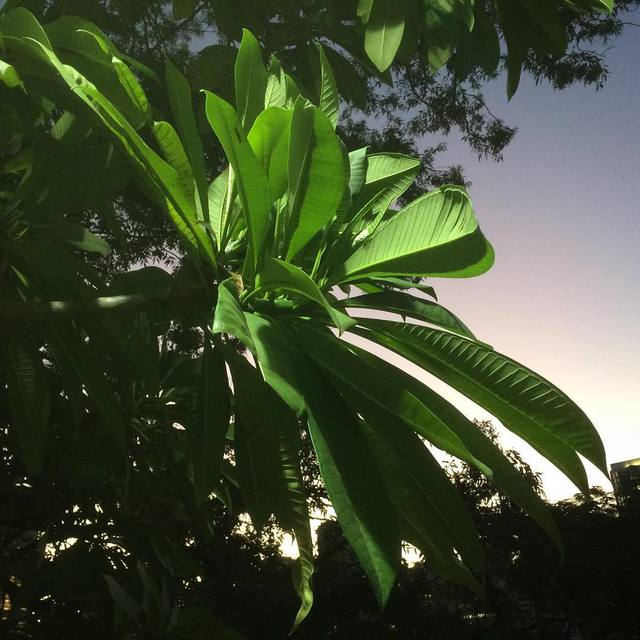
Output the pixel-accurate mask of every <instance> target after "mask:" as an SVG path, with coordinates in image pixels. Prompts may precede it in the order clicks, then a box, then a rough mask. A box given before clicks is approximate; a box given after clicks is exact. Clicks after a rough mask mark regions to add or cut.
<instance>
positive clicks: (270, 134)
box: [247, 107, 291, 200]
mask: <svg viewBox="0 0 640 640" xmlns="http://www.w3.org/2000/svg"><path fill="white" fill-rule="evenodd" d="M290 127H291V111H290V110H287V109H282V108H279V107H269V108H268V109H265V110H264V111H263V112H262V113H261V114H260V115H259V116H258V117H257V118H256V120H255V122H254V123H253V126H252V127H251V131H249V135H248V136H247V139H248V140H249V144H250V145H251V148H252V149H253V152H254V153H255V154H256V157H257V158H258V160H260V162H262V166H263V167H264V170H265V171H266V172H267V175H268V176H269V184H270V185H271V195H272V197H273V199H274V200H277V199H278V198H281V197H282V196H283V195H284V193H285V191H286V190H287V183H288V173H287V171H288V169H287V156H288V152H289V130H290Z"/></svg>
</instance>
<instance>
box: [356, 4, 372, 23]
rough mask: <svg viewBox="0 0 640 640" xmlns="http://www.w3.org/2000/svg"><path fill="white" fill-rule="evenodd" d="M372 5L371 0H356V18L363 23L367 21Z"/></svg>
mask: <svg viewBox="0 0 640 640" xmlns="http://www.w3.org/2000/svg"><path fill="white" fill-rule="evenodd" d="M372 6H373V0H358V9H357V14H358V18H360V20H362V22H364V23H365V24H367V22H369V16H370V15H371V7H372Z"/></svg>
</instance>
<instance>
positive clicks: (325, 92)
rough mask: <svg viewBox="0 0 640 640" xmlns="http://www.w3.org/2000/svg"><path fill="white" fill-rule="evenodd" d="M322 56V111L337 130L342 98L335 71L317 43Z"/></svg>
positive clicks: (320, 105)
mask: <svg viewBox="0 0 640 640" xmlns="http://www.w3.org/2000/svg"><path fill="white" fill-rule="evenodd" d="M316 46H317V47H318V54H319V56H320V103H319V105H318V106H319V107H320V111H322V113H324V114H325V115H326V116H327V118H328V119H329V122H331V124H332V125H333V128H334V129H335V128H336V126H337V124H338V117H339V114H340V96H339V94H338V86H337V85H336V79H335V77H334V75H333V70H332V69H331V65H330V64H329V60H327V56H326V54H325V52H324V49H323V47H322V45H321V44H320V43H316Z"/></svg>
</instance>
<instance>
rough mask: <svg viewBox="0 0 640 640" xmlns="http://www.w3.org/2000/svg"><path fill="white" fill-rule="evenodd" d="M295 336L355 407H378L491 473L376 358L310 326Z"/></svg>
mask: <svg viewBox="0 0 640 640" xmlns="http://www.w3.org/2000/svg"><path fill="white" fill-rule="evenodd" d="M304 336H306V337H304ZM296 337H297V339H298V342H299V346H300V348H301V349H302V350H303V351H305V353H307V354H308V355H309V357H310V358H312V359H313V360H314V361H315V362H316V363H317V365H318V366H319V367H320V368H321V369H322V370H323V371H324V372H326V374H327V375H328V376H330V379H331V381H332V384H336V385H337V384H339V385H340V387H341V388H342V387H349V388H350V402H352V403H353V404H354V405H355V404H356V403H357V409H358V411H364V410H365V409H368V408H369V407H379V408H380V409H381V410H382V411H384V412H387V413H389V414H391V415H392V416H394V418H395V419H396V420H397V421H398V424H399V425H401V426H402V427H403V428H405V429H406V428H408V429H410V430H412V431H415V432H416V433H418V434H419V435H421V436H422V437H423V438H426V439H427V440H428V441H429V442H431V443H432V444H434V445H436V446H437V447H438V448H440V449H443V450H444V451H446V452H447V453H450V454H451V455H454V456H456V457H458V458H460V459H461V460H465V461H467V462H469V463H471V464H473V465H475V466H477V467H478V468H480V469H482V470H483V471H485V472H486V473H488V474H490V473H491V471H490V470H489V469H487V467H486V466H485V465H484V464H483V463H482V462H481V461H480V460H477V459H476V458H475V457H474V456H473V455H472V454H471V453H470V452H469V450H468V449H467V448H466V447H465V445H464V443H463V442H462V440H461V439H460V438H459V437H458V436H457V435H456V434H455V433H454V432H453V431H452V430H451V429H450V428H449V427H448V425H447V424H445V423H444V422H442V421H441V420H439V419H438V417H437V416H435V415H433V413H432V412H431V411H430V410H429V408H428V407H426V406H425V405H424V404H423V403H422V402H421V401H420V399H418V398H416V396H415V395H414V394H413V393H411V390H410V389H408V388H407V386H406V385H403V384H402V381H399V380H395V379H394V378H393V377H390V376H388V375H385V374H384V373H383V372H382V371H381V366H382V364H383V361H381V360H380V359H379V358H377V357H376V356H373V355H371V354H368V353H367V352H366V351H364V350H362V349H359V348H358V347H355V346H353V345H349V344H347V343H346V342H343V341H341V340H338V339H336V337H335V336H334V335H333V334H331V333H330V332H327V331H320V330H317V329H313V328H312V327H310V326H309V327H305V330H304V331H302V329H301V328H300V327H298V329H297V332H296ZM379 363H380V364H379Z"/></svg>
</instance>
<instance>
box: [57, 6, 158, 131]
mask: <svg viewBox="0 0 640 640" xmlns="http://www.w3.org/2000/svg"><path fill="white" fill-rule="evenodd" d="M47 35H48V36H49V38H50V40H51V42H52V44H53V45H54V47H55V51H56V53H57V54H58V55H59V56H60V58H61V60H62V61H63V62H64V63H65V64H68V65H71V66H73V67H74V68H75V69H77V70H78V71H79V72H80V73H82V74H83V75H84V76H86V77H88V78H91V81H92V83H93V84H94V85H95V86H96V87H97V88H98V89H99V90H100V91H101V92H102V93H103V94H104V95H105V97H106V98H107V99H108V100H110V101H111V102H112V103H113V104H114V105H115V106H116V107H117V108H118V109H119V110H120V111H121V112H122V113H123V114H124V115H125V116H126V117H127V119H128V120H129V121H130V122H131V123H132V124H133V125H134V126H135V127H136V128H139V127H141V126H142V125H144V124H145V123H146V122H147V121H148V120H149V117H150V114H151V112H150V106H149V102H148V100H147V97H146V95H145V93H144V91H143V89H142V87H141V85H140V82H139V81H138V79H137V78H136V76H135V75H134V74H133V73H132V72H131V70H130V69H129V68H128V66H127V65H126V64H125V63H124V62H123V60H122V59H121V57H120V54H119V53H118V52H117V50H116V48H115V47H114V46H113V45H112V44H111V43H110V41H109V40H108V39H107V37H106V35H105V34H104V33H103V32H102V31H101V30H100V29H98V28H97V27H96V26H95V25H93V24H92V23H90V22H88V21H87V20H83V19H82V18H76V17H74V16H62V17H60V18H58V19H57V20H54V21H53V22H52V23H50V24H48V25H47Z"/></svg>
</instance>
